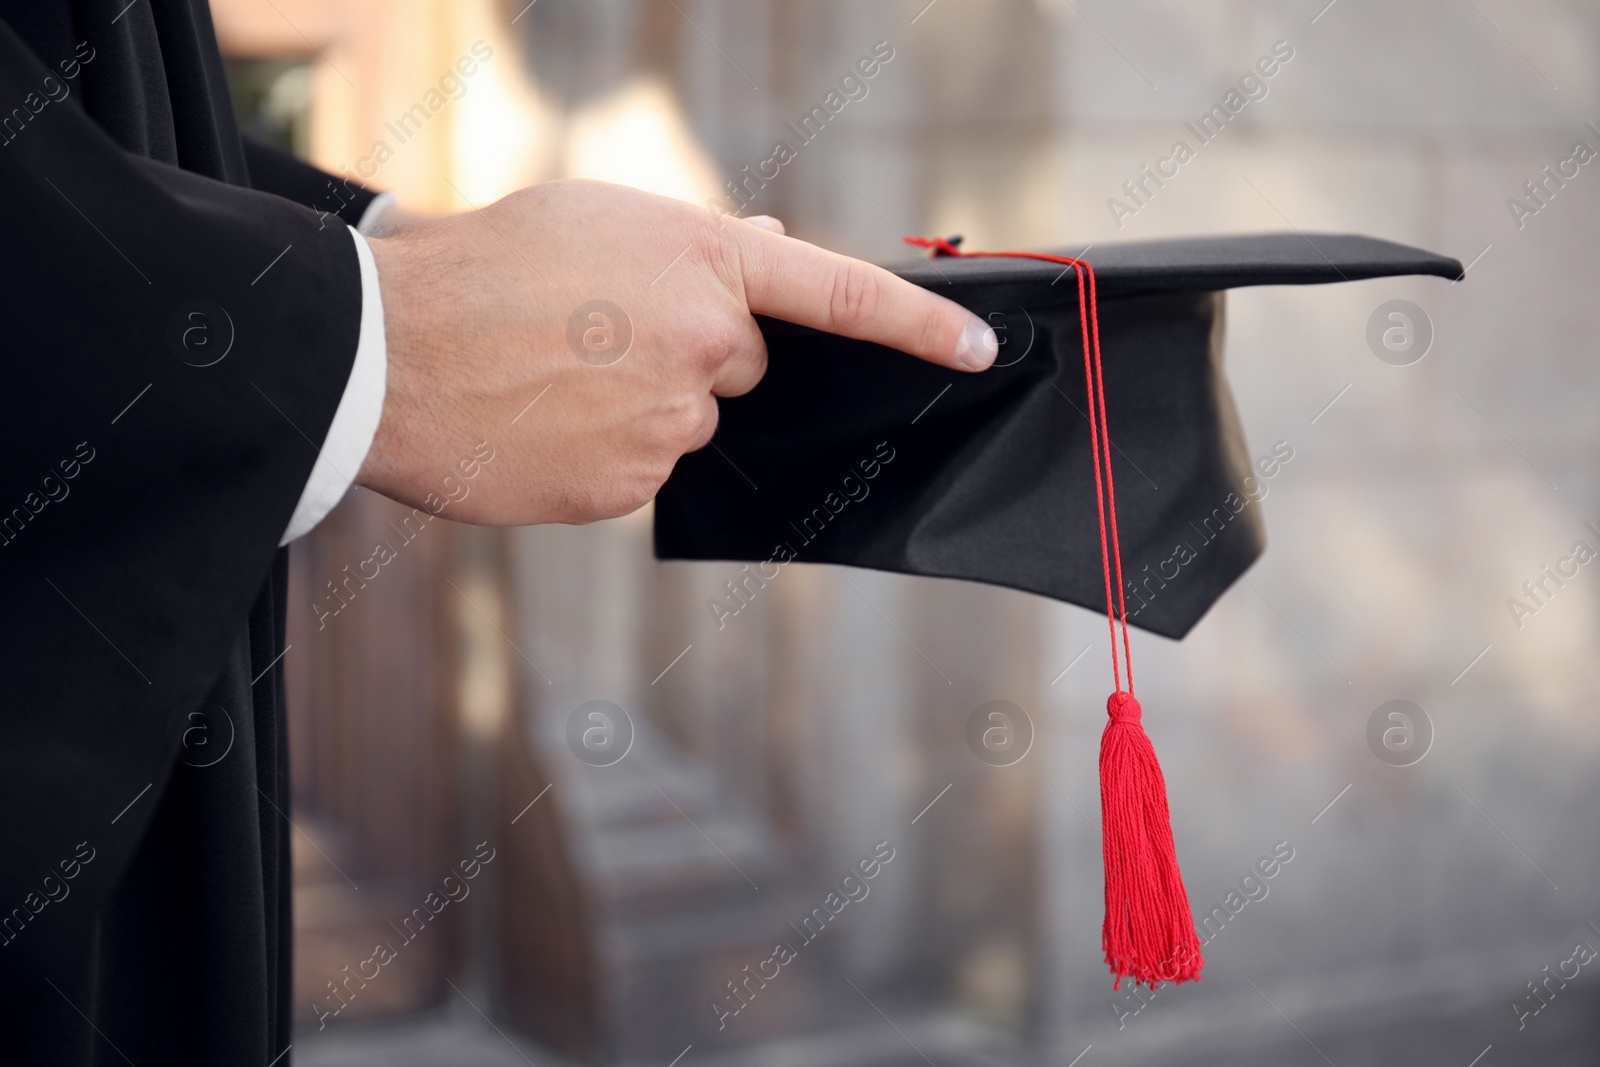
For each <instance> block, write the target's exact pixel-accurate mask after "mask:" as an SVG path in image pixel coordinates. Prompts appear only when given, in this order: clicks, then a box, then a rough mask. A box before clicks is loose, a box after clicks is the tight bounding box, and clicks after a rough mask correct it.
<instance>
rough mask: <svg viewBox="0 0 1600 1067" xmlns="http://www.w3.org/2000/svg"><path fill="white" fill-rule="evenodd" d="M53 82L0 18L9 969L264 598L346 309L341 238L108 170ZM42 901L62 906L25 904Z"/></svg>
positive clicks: (136, 791)
mask: <svg viewBox="0 0 1600 1067" xmlns="http://www.w3.org/2000/svg"><path fill="white" fill-rule="evenodd" d="M63 86H65V87H66V89H67V90H68V91H67V92H65V93H63V92H62V89H63ZM71 89H72V82H71V77H70V74H69V73H68V70H67V69H66V68H65V67H64V68H63V69H62V70H55V69H52V68H47V67H46V66H44V65H43V64H41V62H40V61H39V60H38V59H37V58H36V57H35V55H34V53H33V52H32V51H30V49H29V48H28V47H27V46H26V45H25V44H24V43H23V42H22V41H21V40H20V39H19V38H18V37H17V35H16V34H15V33H14V32H13V31H12V30H11V28H10V27H9V26H8V25H7V24H6V23H5V22H4V21H0V200H3V202H4V203H5V204H6V211H5V216H4V222H3V224H0V225H3V232H4V234H5V238H4V240H3V241H0V367H3V372H0V373H3V375H4V379H3V381H4V384H3V387H0V409H3V417H0V454H3V455H4V457H5V458H4V462H3V463H0V590H3V591H4V595H3V596H0V679H3V686H4V697H3V699H0V722H3V724H4V731H3V733H0V738H3V740H0V842H3V843H4V848H5V853H6V859H5V862H4V863H0V952H6V953H10V956H9V957H8V958H9V959H10V960H11V961H12V963H13V964H15V963H17V962H19V960H20V958H21V957H20V955H19V954H26V953H29V952H31V951H34V950H35V949H38V950H43V949H44V948H45V947H46V946H47V945H48V944H49V943H50V941H51V937H50V936H49V935H48V934H46V933H45V932H44V931H38V932H35V931H36V929H37V927H38V926H50V925H52V924H54V925H57V927H58V930H59V929H60V928H61V927H60V924H63V923H66V924H73V923H74V922H76V923H77V924H78V925H82V919H83V916H85V915H87V914H91V913H92V912H93V910H94V909H95V908H96V907H97V901H99V900H103V899H104V897H105V893H106V891H107V888H108V885H109V883H110V882H111V881H112V880H113V879H115V878H116V877H117V876H118V874H119V872H120V871H122V870H123V869H124V868H125V867H126V865H127V860H128V857H129V856H130V855H131V854H132V853H133V851H134V849H135V848H136V847H137V846H138V844H139V841H140V837H141V835H142V833H143V831H144V828H145V826H146V825H147V822H148V819H149V816H150V815H151V813H152V812H153V810H154V806H155V805H154V803H153V798H158V797H159V796H160V793H161V783H162V782H163V781H165V779H166V777H167V775H168V774H169V772H170V770H171V768H172V766H173V763H174V761H175V758H176V754H177V752H178V751H179V746H180V744H181V733H182V730H183V729H184V714H185V712H187V711H189V710H190V709H192V708H194V707H195V706H196V705H197V704H198V703H199V702H200V701H201V700H202V698H203V697H204V695H205V694H206V692H207V691H208V689H209V688H210V687H211V686H212V684H213V682H214V681H215V680H216V679H217V677H218V676H219V675H220V673H221V672H222V670H223V668H224V666H225V661H226V656H227V651H228V649H229V647H230V646H231V644H232V643H233V642H234V641H235V640H236V638H237V637H238V635H239V633H240V631H241V628H242V626H243V625H244V620H245V619H246V617H247V615H248V612H249V610H250V606H251V604H252V602H253V601H254V600H255V599H256V597H257V595H258V593H259V592H260V591H261V589H262V588H263V585H264V584H265V583H266V582H267V580H268V578H269V574H270V571H271V568H272V565H273V561H274V556H275V553H276V552H277V550H278V540H279V537H280V536H281V535H282V533H283V531H284V529H285V526H286V524H287V523H288V521H289V518H290V515H291V514H292V512H293V511H294V508H295V505H296V502H297V501H298V499H299V497H300V494H301V491H302V489H303V488H304V486H305V485H306V481H307V477H308V475H309V474H310V472H311V469H312V465H313V462H314V461H315V460H316V458H317V455H318V449H319V447H320V446H321V444H322V442H323V440H324V437H325V435H326V434H327V432H328V428H329V424H330V422H331V421H332V419H333V416H334V413H335V410H336V408H337V406H338V404H339V401H340V397H341V395H342V393H343V391H344V387H345V383H346V381H347V379H348V377H349V375H350V370H351V365H352V361H353V359H354V357H355V353H356V347H357V341H358V336H359V331H360V323H361V310H362V288H361V278H360V271H359V267H358V262H357V251H356V245H355V243H354V241H353V240H352V236H351V233H350V231H349V229H348V228H347V227H346V226H345V225H344V224H343V223H342V222H340V223H338V224H337V225H336V224H334V223H333V221H332V220H331V219H319V217H318V214H317V213H316V212H315V211H313V210H312V209H310V208H308V207H307V206H305V205H304V204H302V203H296V202H293V201H292V200H291V199H284V198H282V197H279V196H274V195H271V194H270V193H267V192H263V191H259V190H255V189H249V188H241V187H238V186H233V185H228V184H225V183H222V182H219V181H215V180H212V179H209V178H206V177H202V176H199V175H197V174H194V173H191V172H187V171H183V170H180V169H178V168H176V167H174V166H170V165H167V164H163V163H159V162H155V161H152V160H149V159H145V158H141V157H137V156H134V155H131V154H129V153H127V152H124V151H122V150H121V149H120V148H119V147H118V146H117V144H116V143H115V142H113V141H112V140H111V139H110V138H109V137H108V136H107V135H106V133H105V132H104V131H103V130H102V129H101V128H100V127H99V126H98V125H97V124H96V123H95V122H94V121H93V120H91V119H90V118H89V117H88V116H87V115H86V114H85V113H84V111H83V110H82V108H81V107H80V106H78V103H77V101H75V100H72V99H71V98H70V96H71V92H70V90H71ZM258 158H259V157H258ZM268 169H270V168H264V169H263V174H264V175H265V174H266V173H267V170H268ZM289 169H291V168H287V167H285V168H283V170H284V171H285V172H286V171H288V170H289ZM270 180H271V181H273V182H274V183H276V182H277V180H278V179H277V178H272V179H270ZM291 184H292V183H291ZM277 187H278V188H280V189H288V188H289V186H288V185H279V186H277ZM352 209H353V205H352ZM341 218H342V216H341ZM351 473H353V472H351ZM152 785H153V786H154V787H155V788H154V789H151V788H150V787H151V786H152ZM141 797H142V798H143V800H142V802H141V800H140V798H141ZM85 852H92V853H94V855H95V857H96V858H95V860H94V862H93V863H92V864H91V863H83V862H81V859H82V855H83V854H84V853H85ZM62 887H65V891H66V892H70V894H71V896H72V898H73V899H72V900H71V901H70V902H65V901H64V902H63V903H61V904H59V905H51V906H49V907H48V908H47V907H46V904H47V903H48V901H47V900H46V898H47V897H48V898H49V899H50V900H54V899H57V894H59V893H62V892H63V890H62ZM85 898H87V899H85ZM17 908H21V909H24V913H22V914H21V922H20V923H18V922H7V920H9V919H13V918H16V915H14V914H13V911H14V909H17ZM30 913H31V914H32V915H33V916H36V920H37V921H36V922H31V923H30V922H28V914H30ZM69 913H70V914H69ZM24 925H25V926H26V932H25V934H24V935H23V936H18V934H17V932H16V931H17V930H19V929H22V927H23V926H24ZM13 939H15V941H16V943H15V944H13V943H12V942H13ZM30 945H32V946H34V948H33V949H30V948H29V946H30Z"/></svg>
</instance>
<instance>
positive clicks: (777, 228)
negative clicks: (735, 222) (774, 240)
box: [744, 215, 783, 233]
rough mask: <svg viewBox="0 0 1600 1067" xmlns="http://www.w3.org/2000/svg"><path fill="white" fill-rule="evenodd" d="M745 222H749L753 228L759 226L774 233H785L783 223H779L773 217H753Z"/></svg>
mask: <svg viewBox="0 0 1600 1067" xmlns="http://www.w3.org/2000/svg"><path fill="white" fill-rule="evenodd" d="M744 221H746V222H748V223H749V224H750V225H752V226H759V227H760V228H761V229H763V230H770V231H772V232H773V233H782V232H783V223H781V222H779V221H778V220H777V219H775V218H773V217H772V216H771V215H751V216H750V217H749V218H747V219H745V220H744Z"/></svg>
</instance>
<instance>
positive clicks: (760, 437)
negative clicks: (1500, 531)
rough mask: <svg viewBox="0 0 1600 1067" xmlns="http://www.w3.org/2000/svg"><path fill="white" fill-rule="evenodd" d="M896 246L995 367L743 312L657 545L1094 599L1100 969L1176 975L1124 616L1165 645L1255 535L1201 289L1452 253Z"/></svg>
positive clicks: (1373, 243) (1165, 825)
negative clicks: (749, 336)
mask: <svg viewBox="0 0 1600 1067" xmlns="http://www.w3.org/2000/svg"><path fill="white" fill-rule="evenodd" d="M911 243H913V244H918V245H921V246H923V247H929V248H932V249H933V251H934V253H935V257H934V258H933V259H929V260H924V261H921V262H918V263H915V264H913V265H909V266H905V267H902V268H898V269H896V271H895V272H896V273H897V274H899V275H900V276H901V277H903V278H906V279H907V280H909V281H912V282H915V283H916V284H918V285H921V286H923V287H925V288H927V289H930V290H932V291H934V292H936V293H940V294H941V295H944V296H947V297H949V298H950V299H952V300H954V301H956V302H957V303H959V304H962V305H964V306H965V307H967V308H968V309H969V310H971V311H973V312H974V313H976V314H977V315H979V316H980V317H983V318H985V319H987V320H988V321H989V322H990V323H991V325H993V326H994V328H995V330H996V332H997V333H998V334H999V335H1000V339H1001V346H1000V352H999V356H998V358H997V359H996V361H995V364H994V366H993V367H992V368H990V369H989V370H987V371H984V372H982V373H979V374H969V373H963V372H960V371H954V370H948V369H945V368H942V367H938V366H935V365H933V364H930V363H925V362H922V361H919V360H916V359H912V358H909V357H907V356H905V355H902V354H901V353H898V352H893V351H891V350H889V349H885V348H883V347H880V346H878V345H874V344H871V343H869V342H864V341H855V340H850V339H846V338H841V337H837V336H833V335H829V334H824V333H820V332H818V331H815V330H810V329H806V328H804V327H799V326H794V325H791V324H789V323H784V322H778V321H775V320H769V319H763V320H761V329H762V333H763V335H764V336H765V338H766V342H767V350H768V354H769V357H770V363H769V369H768V371H767V374H766V377H765V378H763V379H762V381H761V383H760V384H759V385H757V386H756V388H755V389H754V390H752V391H751V392H750V393H748V394H747V395H745V396H742V397H738V398H734V399H724V400H721V401H720V402H719V406H720V409H721V410H720V422H719V425H718V430H717V434H716V436H715V438H714V439H713V441H712V442H711V447H709V448H706V449H703V450H701V451H699V452H695V453H692V454H690V455H687V456H684V457H683V458H682V459H681V460H680V461H679V462H678V465H677V467H676V469H675V470H674V471H673V474H672V476H671V478H669V479H668V480H667V483H666V485H665V486H664V487H663V488H662V489H661V491H660V493H659V494H658V495H657V497H656V508H655V546H656V554H657V555H658V556H659V557H660V558H662V559H702V560H704V559H724V560H743V561H749V562H751V563H755V564H757V570H756V574H757V575H758V576H760V577H763V578H770V577H772V575H773V574H774V573H775V572H774V571H773V570H772V568H773V567H777V566H782V565H784V564H787V563H789V562H793V561H800V562H810V563H838V564H845V565H849V566H855V567H870V568H874V569H878V570H887V571H898V572H901V573H905V574H920V575H929V576H935V577H945V578H963V579H968V580H973V581H980V582H986V583H989V584H992V585H1002V586H1009V587H1012V588H1016V589H1022V590H1027V591H1029V592H1034V593H1038V594H1041V595H1044V596H1049V597H1053V598H1055V599H1058V600H1064V601H1067V602H1068V603H1072V604H1078V605H1081V606H1083V607H1088V608H1091V609H1097V610H1105V611H1106V613H1107V618H1108V620H1109V622H1110V625H1111V631H1112V651H1113V679H1114V682H1115V686H1116V688H1115V692H1114V693H1113V695H1112V697H1111V699H1110V701H1109V702H1108V711H1109V712H1110V721H1109V722H1108V723H1107V726H1106V731H1105V734H1104V737H1103V739H1102V747H1101V793H1102V815H1103V819H1104V824H1105V833H1104V835H1103V836H1104V842H1105V845H1104V847H1105V861H1106V925H1105V934H1104V947H1105V950H1106V962H1107V963H1108V964H1109V965H1110V966H1111V968H1112V971H1113V973H1114V974H1116V975H1117V977H1118V984H1119V985H1120V981H1121V978H1122V976H1132V977H1133V978H1134V980H1135V981H1136V982H1140V983H1149V984H1151V985H1152V986H1153V985H1154V983H1156V982H1157V981H1183V980H1186V979H1194V978H1198V977H1199V970H1200V966H1201V962H1200V954H1199V947H1200V946H1199V940H1198V938H1197V937H1196V936H1195V933H1194V926H1193V920H1192V917H1191V915H1190V913H1189V907H1188V900H1187V897H1186V895H1185V894H1184V889H1183V883H1182V879H1181V877H1180V876H1179V874H1178V870H1177V864H1176V860H1175V856H1174V849H1173V844H1172V835H1171V830H1170V826H1169V819H1168V813H1167V801H1166V788H1165V785H1164V783H1163V781H1162V777H1161V771H1160V768H1159V766H1157V765H1156V762H1155V756H1154V753H1153V752H1152V751H1151V750H1150V745H1149V741H1148V738H1146V736H1145V734H1144V731H1143V729H1142V728H1141V727H1140V725H1139V715H1140V710H1139V704H1138V702H1137V700H1135V699H1134V697H1133V683H1132V662H1131V656H1130V655H1129V646H1128V640H1127V627H1128V626H1130V625H1131V626H1135V627H1139V628H1142V629H1145V630H1149V631H1151V632H1153V633H1157V634H1161V635H1164V636H1167V637H1174V638H1178V637H1182V636H1183V635H1184V634H1186V633H1187V632H1188V631H1189V630H1190V629H1191V628H1192V627H1193V626H1194V625H1195V623H1196V622H1198V621H1199V620H1200V618H1201V616H1203V615H1204V614H1205V613H1206V611H1207V610H1208V609H1209V608H1210V607H1211V605H1212V604H1214V603H1215V602H1216V601H1217V599H1218V598H1219V597H1220V596H1221V595H1222V594H1223V592H1225V591H1226V590H1227V589H1228V587H1229V586H1230V585H1231V584H1232V583H1233V582H1234V581H1235V579H1237V578H1238V577H1239V576H1240V575H1241V574H1243V573H1244V572H1245V570H1246V569H1248V568H1249V566H1250V565H1251V564H1252V563H1253V562H1254V561H1255V560H1256V558H1257V557H1259V556H1260V554H1261V552H1262V550H1263V549H1264V547H1265V535H1264V528H1263V525H1262V520H1261V509H1260V507H1259V506H1258V505H1257V504H1256V503H1254V501H1255V500H1257V499H1258V495H1259V492H1260V488H1259V481H1258V479H1259V476H1260V474H1261V472H1259V471H1256V470H1255V469H1254V468H1253V467H1252V461H1251V458H1250V453H1249V451H1248V450H1247V448H1246V445H1245V441H1244V435H1243V432H1242V429H1241V427H1240V424H1239V419H1238V415H1237V413H1236V411H1235V409H1234V405H1233V400H1232V397H1231V395H1230V394H1229V391H1228V386H1227V382H1226V379H1225V377H1224V375H1223V368H1222V353H1223V324H1224V316H1223V308H1224V301H1223V292H1224V291H1225V290H1227V289H1231V288H1236V287H1242V286H1249V285H1311V284H1319V283H1327V282H1341V281H1355V280H1358V279H1365V278H1380V277H1391V276H1396V275H1408V274H1429V275H1434V276H1437V277H1441V278H1452V279H1453V278H1459V277H1460V276H1461V274H1462V270H1461V264H1460V263H1459V262H1458V261H1457V260H1454V259H1450V258H1447V257H1444V256H1439V255H1435V254H1433V253H1430V252H1425V251H1422V250H1420V249H1415V248H1408V247H1406V246H1404V245H1398V244H1394V243H1391V242H1388V241H1381V240H1376V239H1373V238H1370V237H1361V236H1354V235H1323V234H1313V235H1305V234H1300V233H1285V234H1263V235H1259V236H1244V237H1221V238H1194V239H1186V240H1173V241H1148V242H1138V243H1127V244H1115V245H1104V246H1094V247H1093V248H1091V249H1090V250H1088V251H1086V252H1084V253H1081V254H1080V255H1079V256H1077V257H1074V256H1068V255H1064V254H1054V253H1017V252H977V253H974V252H962V251H961V250H960V249H959V248H958V247H957V244H958V241H957V240H955V239H952V240H950V241H945V240H933V241H927V240H922V239H912V240H911ZM1265 462H1269V463H1270V462H1271V458H1270V457H1269V458H1268V459H1267V460H1266V461H1265ZM730 586H731V588H730V589H729V593H730V594H732V595H734V596H738V595H740V593H742V591H743V590H742V588H741V587H740V585H737V584H733V583H730ZM1119 623H1120V624H1121V626H1122V642H1121V648H1120V650H1119V649H1118V648H1117V632H1116V631H1117V625H1118V624H1119ZM1119 656H1120V658H1119ZM1124 666H1125V667H1126V675H1127V681H1126V686H1127V688H1126V689H1124V681H1123V674H1124V670H1123V668H1124Z"/></svg>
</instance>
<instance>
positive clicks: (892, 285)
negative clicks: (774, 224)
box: [731, 226, 1000, 371]
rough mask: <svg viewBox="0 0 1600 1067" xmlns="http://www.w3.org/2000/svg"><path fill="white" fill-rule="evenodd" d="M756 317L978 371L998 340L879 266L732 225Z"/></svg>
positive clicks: (974, 319) (963, 313)
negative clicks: (821, 331)
mask: <svg viewBox="0 0 1600 1067" xmlns="http://www.w3.org/2000/svg"><path fill="white" fill-rule="evenodd" d="M731 232H733V234H734V236H735V239H736V240H737V241H738V243H739V252H740V255H739V261H740V264H741V268H742V271H743V274H744V291H745V302H746V303H747V304H748V305H749V308H750V310H751V312H753V313H755V314H758V315H770V316H772V317H773V318H775V319H783V320H784V321H785V322H793V323H796V324H797V325H800V326H810V327H812V328H813V329H818V330H824V331H826V332H828V333H834V334H838V335H840V336H841V337H853V338H855V339H857V340H860V341H872V342H874V343H876V344H880V345H887V346H888V347H890V348H898V349H900V351H902V352H909V353H910V354H911V355H913V356H917V357H918V358H920V359H925V360H927V361H928V362H930V363H937V364H939V365H941V366H945V367H952V368H954V369H956V370H966V371H978V370H984V369H986V368H988V367H989V366H990V365H991V364H993V363H994V359H995V356H996V355H997V354H998V353H999V351H1000V340H999V338H998V337H996V336H995V332H994V330H992V329H991V328H990V327H989V324H988V323H986V322H984V321H983V320H982V319H980V318H978V316H976V315H974V314H973V313H972V312H970V311H968V310H967V309H966V308H964V307H962V306H961V305H960V304H957V303H956V302H954V301H953V300H947V299H945V298H944V297H942V296H937V295H935V294H934V293H930V292H928V291H927V290H926V289H923V288H921V287H919V286H916V285H912V284H911V283H910V282H908V281H906V280H905V279H904V278H898V277H896V276H895V275H893V274H891V273H889V272H888V271H886V270H884V269H883V268H882V267H877V266H873V265H872V264H871V263H863V262H862V261H861V260H859V259H851V258H850V257H849V256H841V255H839V254H838V253H836V252H829V251H827V250H826V249H823V248H818V247H817V246H816V245H812V244H807V243H806V242H804V241H798V240H795V239H794V238H792V237H783V236H780V235H779V234H776V233H772V232H769V231H766V230H761V229H758V228H756V227H754V226H735V227H733V228H732V231H731Z"/></svg>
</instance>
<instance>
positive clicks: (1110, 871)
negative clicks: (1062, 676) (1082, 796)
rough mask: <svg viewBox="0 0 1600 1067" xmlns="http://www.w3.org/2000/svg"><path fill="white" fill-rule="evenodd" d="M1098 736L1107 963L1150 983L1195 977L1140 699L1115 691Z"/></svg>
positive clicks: (1161, 788)
mask: <svg viewBox="0 0 1600 1067" xmlns="http://www.w3.org/2000/svg"><path fill="white" fill-rule="evenodd" d="M1106 711H1107V712H1109V713H1110V715H1111V719H1110V721H1109V722H1107V723H1106V729H1105V733H1103V734H1102V735H1101V737H1100V814H1101V820H1102V825H1103V827H1104V849H1105V868H1106V924H1105V931H1104V934H1103V935H1102V938H1101V941H1102V944H1103V945H1104V947H1105V953H1106V964H1107V965H1108V966H1110V968H1111V973H1112V974H1114V975H1116V977H1117V980H1116V983H1115V984H1114V985H1113V987H1112V988H1114V989H1120V988H1122V979H1123V976H1128V977H1131V978H1132V979H1133V981H1134V984H1135V985H1148V986H1149V987H1150V988H1152V989H1154V988H1155V986H1156V983H1157V982H1188V981H1199V979H1200V969H1201V968H1202V967H1204V966H1205V961H1204V960H1202V959H1201V958H1200V938H1199V936H1198V935H1197V934H1196V933H1195V929H1194V920H1193V918H1192V917H1191V916H1190V912H1189V895H1188V894H1187V893H1185V892H1184V889H1183V876H1182V874H1180V873H1179V871H1178V857H1177V850H1176V849H1175V848H1174V846H1173V843H1172V817H1171V814H1170V813H1169V812H1168V810H1167V783H1166V779H1165V778H1163V777H1162V775H1161V765H1160V764H1159V763H1157V762H1156V753H1155V749H1154V748H1152V747H1151V745H1150V738H1149V737H1148V736H1147V735H1146V734H1145V732H1144V727H1143V726H1142V725H1140V722H1139V716H1140V709H1139V702H1138V701H1137V700H1135V699H1134V697H1133V694H1132V693H1124V692H1116V693H1113V694H1112V695H1111V699H1110V700H1108V701H1106Z"/></svg>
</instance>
